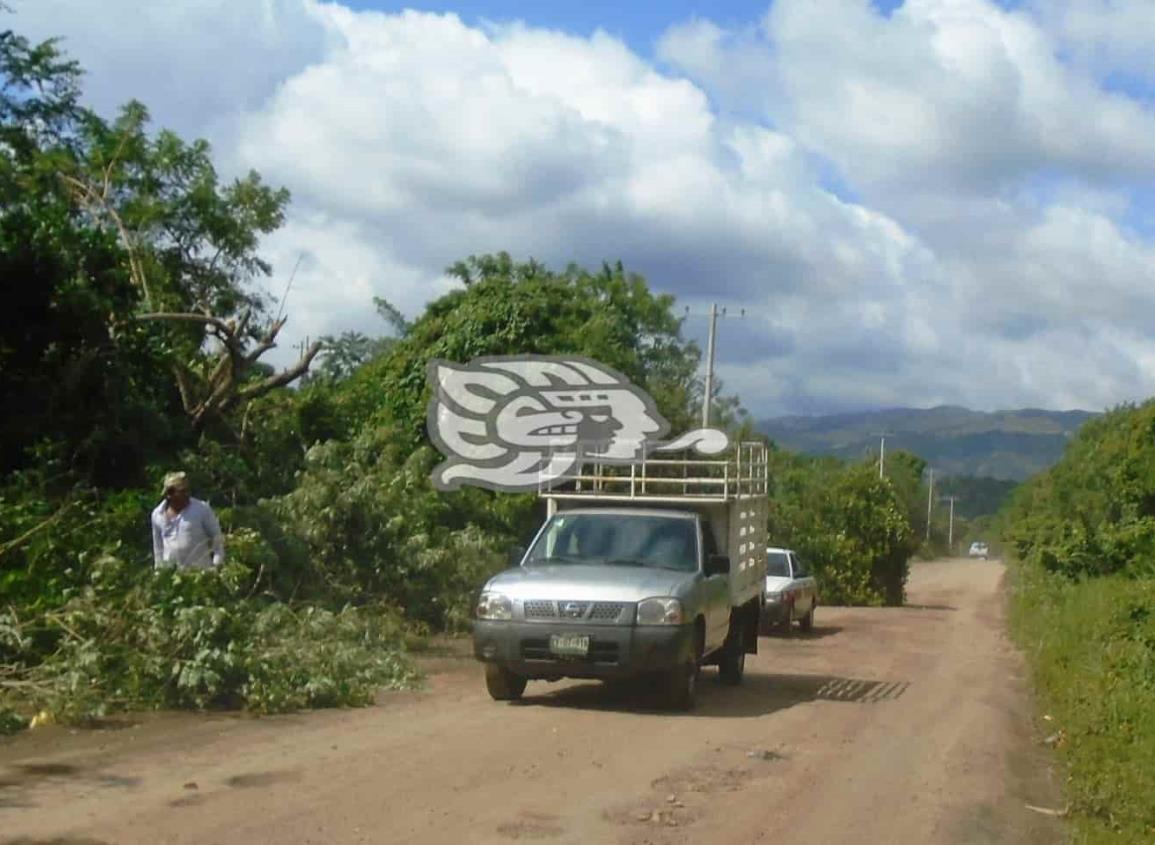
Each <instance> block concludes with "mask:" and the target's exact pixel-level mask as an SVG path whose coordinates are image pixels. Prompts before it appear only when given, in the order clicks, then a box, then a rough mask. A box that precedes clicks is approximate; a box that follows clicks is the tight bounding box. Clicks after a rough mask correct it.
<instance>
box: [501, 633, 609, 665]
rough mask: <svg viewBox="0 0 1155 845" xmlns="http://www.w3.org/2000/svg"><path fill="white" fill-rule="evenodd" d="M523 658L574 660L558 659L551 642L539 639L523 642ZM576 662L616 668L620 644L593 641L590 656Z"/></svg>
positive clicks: (570, 659)
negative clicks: (550, 645)
mask: <svg viewBox="0 0 1155 845" xmlns="http://www.w3.org/2000/svg"><path fill="white" fill-rule="evenodd" d="M521 657H522V659H523V660H549V661H554V660H567V661H572V660H574V658H559V657H557V655H555V654H554V653H553V652H551V651H550V650H549V640H538V639H533V640H522V641H521ZM576 660H577V662H579V663H604V664H610V665H614V666H616V665H617V663H618V660H619V650H618V644H617V643H611V642H604V641H602V642H599V641H598V640H593V639H591V640H590V650H589V654H587V655H586V656H585V657H584V658H577V659H576Z"/></svg>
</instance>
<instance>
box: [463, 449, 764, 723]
mask: <svg viewBox="0 0 1155 845" xmlns="http://www.w3.org/2000/svg"><path fill="white" fill-rule="evenodd" d="M628 470H629V474H628V475H625V474H624V473H623V471H622V470H621V469H620V468H618V470H617V472H618V474H616V475H614V474H605V472H604V471H603V470H602V469H601V468H595V469H594V471H593V473H592V474H590V475H580V476H578V477H577V478H576V479H574V480H573V482H572V489H566V490H551V491H548V492H545V493H543V494H542V495H543V496H544V497H545V498H546V500H547V503H548V506H549V514H548V517H547V519H546V521H545V523H544V524H543V525H542V527H541V529H540V530H539V531H538V533H537V536H536V537H535V538H534V541H533V543H532V545H531V546H530V548H529V549H528V550H527V551H526V552H525V553H524V555H523V556H522V557H521V559H520V562H519V564H518V565H517V566H515V567H513V568H511V569H509V570H507V571H505V572H502V573H500V574H498V575H496V576H494V577H493V578H491V579H490V580H489V582H488V583H486V585H485V587H484V589H483V590H482V592H481V595H480V597H479V600H478V604H477V613H476V619H475V622H474V628H473V645H474V655H475V656H476V657H477V658H478V659H479V660H481V661H482V662H483V663H484V664H485V670H486V671H485V675H486V686H487V687H488V689H489V693H490V695H491V696H492V697H493V698H494V699H496V700H499V701H500V700H510V699H516V698H519V697H520V696H521V695H522V693H523V692H524V691H525V688H526V684H527V682H528V681H530V680H559V679H561V678H598V679H604V680H614V679H626V678H639V677H646V676H648V677H650V678H652V680H653V682H654V683H655V684H657V685H660V688H661V689H662V690H663V692H664V694H665V697H666V699H667V701H668V702H669V704H670V705H671V706H672V707H674V708H676V709H682V710H685V709H690V708H692V707H693V706H694V703H695V693H696V689H697V682H698V675H699V669H700V667H701V666H704V665H716V666H718V667H719V675H720V677H721V679H722V680H723V681H724V682H726V683H731V684H738V683H741V680H742V675H743V673H744V670H745V659H746V655H747V654H753V653H757V647H758V636H757V634H758V619H759V615H760V611H761V601H762V592H763V584H764V579H765V575H766V551H765V549H766V472H767V462H766V453H765V447H764V446H762V445H761V444H756V443H755V444H741V445H739V446H738V447H737V448H736V449H735V453H734V455H732V456H730V457H729V458H727V459H724V460H717V461H704V460H692V459H686V460H684V461H679V460H662V461H652V462H647V463H646V464H645V465H643V466H641V467H640V470H641V472H640V473H639V467H630V468H628ZM691 473H692V474H691Z"/></svg>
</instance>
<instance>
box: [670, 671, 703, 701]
mask: <svg viewBox="0 0 1155 845" xmlns="http://www.w3.org/2000/svg"><path fill="white" fill-rule="evenodd" d="M698 673H699V669H698V664H697V663H687V664H686V665H685V666H679V667H678V668H677V669H674V670H673V671H671V672H670V673H669V674H668V675H667V676H666V700H667V703H668V704H669V706H670V709H671V710H679V711H683V712H684V711H687V710H693V709H694V705H695V704H696V703H697V699H698Z"/></svg>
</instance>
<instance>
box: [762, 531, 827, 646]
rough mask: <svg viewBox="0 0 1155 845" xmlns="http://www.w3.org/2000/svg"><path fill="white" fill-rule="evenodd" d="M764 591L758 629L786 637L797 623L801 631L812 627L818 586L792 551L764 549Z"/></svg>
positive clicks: (816, 605)
mask: <svg viewBox="0 0 1155 845" xmlns="http://www.w3.org/2000/svg"><path fill="white" fill-rule="evenodd" d="M766 558H767V560H766V589H765V590H764V592H763V596H762V619H761V628H762V631H763V633H768V632H769V631H770V629H771V628H778V629H779V630H781V631H783V632H785V633H790V632H791V631H792V630H793V626H794V622H795V621H798V622H799V623H800V627H801V628H802V630H803V631H809V630H810V629H811V628H812V627H814V609H815V608H816V607H818V584H817V582H815V580H814V578H813V576H812V575H811V574H810V573H809V572H807V571H806V567H805V566H804V565H803V563H802V561H801V560H800V559H799V557H798V553H797V552H795V551H794V550H793V549H780V548H776V547H773V546H772V547H770V548H768V549H766Z"/></svg>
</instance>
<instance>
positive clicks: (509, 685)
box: [485, 663, 526, 701]
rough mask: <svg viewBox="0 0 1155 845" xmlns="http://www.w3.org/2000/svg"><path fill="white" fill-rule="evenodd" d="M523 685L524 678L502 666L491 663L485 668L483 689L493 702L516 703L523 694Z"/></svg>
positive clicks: (524, 682)
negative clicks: (487, 691)
mask: <svg viewBox="0 0 1155 845" xmlns="http://www.w3.org/2000/svg"><path fill="white" fill-rule="evenodd" d="M525 684H526V679H525V678H523V677H521V676H520V675H515V674H513V672H510V671H509V670H508V669H506V668H505V667H503V666H495V665H494V664H492V663H487V664H486V666H485V688H486V689H487V690H489V696H490V698H492V699H493V700H494V701H516V700H517V699H519V698H521V695H522V693H524V692H525Z"/></svg>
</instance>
